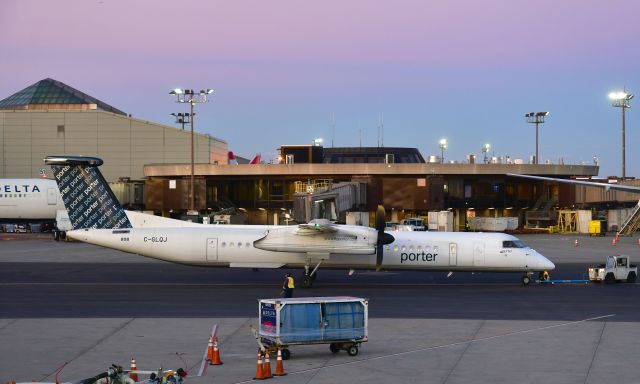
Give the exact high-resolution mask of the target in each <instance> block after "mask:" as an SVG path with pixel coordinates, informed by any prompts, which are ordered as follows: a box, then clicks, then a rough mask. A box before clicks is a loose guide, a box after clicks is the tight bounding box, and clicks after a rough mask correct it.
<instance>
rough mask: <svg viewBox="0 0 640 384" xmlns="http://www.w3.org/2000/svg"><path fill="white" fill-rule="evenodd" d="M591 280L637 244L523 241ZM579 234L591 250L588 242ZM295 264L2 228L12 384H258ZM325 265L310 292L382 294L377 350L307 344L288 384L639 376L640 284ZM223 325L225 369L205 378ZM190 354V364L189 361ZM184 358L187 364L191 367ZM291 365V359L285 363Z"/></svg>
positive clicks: (558, 274) (377, 301)
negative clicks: (250, 265) (260, 304)
mask: <svg viewBox="0 0 640 384" xmlns="http://www.w3.org/2000/svg"><path fill="white" fill-rule="evenodd" d="M519 237H520V238H521V239H522V240H524V241H525V242H527V243H529V244H530V245H532V246H533V247H534V248H535V249H536V250H538V251H540V252H541V253H543V254H544V255H546V256H547V257H549V258H550V259H551V260H552V261H554V262H555V263H556V266H557V268H556V271H554V272H553V273H552V277H553V278H583V277H584V272H585V271H586V267H587V266H588V265H590V264H599V263H602V262H604V258H605V257H606V255H608V254H611V253H625V254H629V255H631V256H632V260H634V262H635V256H636V255H637V254H638V250H639V249H640V247H639V246H638V242H637V241H638V239H637V237H631V238H621V239H620V241H619V242H618V243H617V245H616V246H615V247H612V246H611V239H612V238H611V237H604V238H590V237H588V236H582V235H521V236H519ZM575 239H578V240H579V243H580V246H579V247H575V246H574V240H575ZM282 273H283V271H282V270H277V271H266V270H265V271H259V272H253V271H250V270H249V271H247V270H234V269H231V270H230V269H213V268H212V269H207V268H196V267H186V266H179V265H175V264H169V263H165V262H160V261H156V260H151V259H146V258H141V257H139V256H135V255H129V254H124V253H121V252H116V251H111V250H106V249H103V248H98V247H94V246H90V245H87V244H80V243H55V242H53V241H51V240H50V238H49V237H48V236H45V235H24V234H0V380H1V381H2V382H4V381H8V380H16V381H31V380H37V381H49V382H53V381H55V371H56V370H57V369H58V368H59V367H60V366H61V365H63V363H65V362H67V363H68V364H67V366H66V367H65V368H64V369H63V370H62V373H61V374H60V376H59V377H60V380H61V381H63V382H64V381H75V380H78V379H82V378H86V377H90V376H94V375H96V374H97V373H99V372H102V371H104V370H105V369H106V368H107V367H109V366H110V365H111V364H119V365H122V366H123V367H124V368H125V369H126V368H128V366H129V361H130V359H131V357H135V359H136V361H137V364H138V368H139V369H142V370H154V369H158V368H160V367H164V368H172V369H177V368H178V367H183V368H185V367H186V369H187V371H188V372H189V377H187V379H186V381H187V382H192V383H196V384H197V383H242V382H249V381H252V378H253V376H254V374H255V370H256V348H257V344H256V341H255V339H254V337H253V335H252V334H251V333H250V330H249V326H250V325H254V326H256V325H257V319H256V316H257V301H256V300H257V299H258V298H264V297H272V296H275V293H276V292H277V290H278V289H279V288H278V287H279V284H280V280H281V277H282ZM445 275H446V274H444V273H441V272H440V273H429V272H387V273H373V272H361V273H358V272H357V273H356V274H355V275H354V276H351V277H349V276H347V275H346V274H345V273H344V271H328V270H321V274H320V275H319V277H318V281H317V283H316V285H315V286H314V288H312V289H311V290H301V289H297V290H296V296H314V295H318V296H324V295H338V294H345V293H347V294H350V295H354V296H363V297H368V298H370V318H369V342H367V343H365V344H363V345H362V346H361V348H360V353H359V354H358V356H355V357H351V356H348V355H347V354H346V353H345V352H344V351H341V352H339V353H338V354H335V355H334V354H332V353H331V352H330V351H329V348H328V346H327V345H311V346H294V347H291V354H292V358H291V359H290V360H287V361H285V362H284V365H285V370H286V371H287V372H288V373H289V374H288V375H287V376H284V377H279V378H274V379H273V380H274V381H280V382H283V383H285V382H286V383H301V382H304V383H326V382H344V381H348V382H350V383H380V382H394V383H405V382H406V383H415V382H424V383H488V382H491V383H514V382H518V383H534V382H535V383H539V382H550V383H601V382H605V381H606V382H637V381H639V379H638V374H637V367H638V366H639V363H640V357H639V355H638V353H637V352H636V350H637V347H636V345H637V341H636V340H637V339H638V337H640V310H639V309H638V302H639V300H638V298H639V294H638V285H637V284H617V285H614V286H605V285H600V284H589V285H577V284H568V285H554V286H539V285H534V286H528V287H523V286H521V285H520V283H519V280H520V276H519V275H518V274H486V273H485V274H475V275H472V274H469V273H467V274H454V276H452V277H451V278H446V277H445ZM214 325H217V330H218V333H217V336H218V338H219V340H220V348H221V357H222V361H223V363H224V364H223V365H221V366H208V368H207V370H206V373H205V374H204V375H203V376H202V377H197V376H196V374H197V372H198V370H199V368H200V364H201V361H202V356H203V353H204V351H205V348H206V345H207V341H208V336H209V333H210V331H211V329H212V327H213V326H214ZM177 354H179V355H180V356H178V355H177ZM181 359H184V360H185V361H186V365H183V363H182V361H181ZM272 366H275V357H272Z"/></svg>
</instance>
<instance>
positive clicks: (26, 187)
mask: <svg viewBox="0 0 640 384" xmlns="http://www.w3.org/2000/svg"><path fill="white" fill-rule="evenodd" d="M62 209H65V208H64V204H63V203H62V198H61V197H60V192H59V191H58V186H57V184H56V182H55V181H54V180H51V179H0V220H2V221H5V222H6V221H37V220H55V218H56V211H57V210H62Z"/></svg>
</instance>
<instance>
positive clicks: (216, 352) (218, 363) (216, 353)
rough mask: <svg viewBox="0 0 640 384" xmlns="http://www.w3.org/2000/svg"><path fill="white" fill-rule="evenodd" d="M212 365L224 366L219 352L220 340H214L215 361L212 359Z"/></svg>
mask: <svg viewBox="0 0 640 384" xmlns="http://www.w3.org/2000/svg"><path fill="white" fill-rule="evenodd" d="M210 364H211V365H222V361H220V350H218V338H217V337H214V338H213V359H211V363H210Z"/></svg>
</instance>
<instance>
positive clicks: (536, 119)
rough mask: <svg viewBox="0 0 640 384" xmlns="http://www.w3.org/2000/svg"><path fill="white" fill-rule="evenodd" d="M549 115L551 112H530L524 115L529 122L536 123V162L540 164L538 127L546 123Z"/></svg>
mask: <svg viewBox="0 0 640 384" xmlns="http://www.w3.org/2000/svg"><path fill="white" fill-rule="evenodd" d="M548 115H549V112H529V113H527V114H525V115H524V117H526V118H527V123H531V124H535V125H536V157H535V159H534V162H533V163H534V164H540V162H539V160H538V159H539V152H538V148H539V147H538V144H539V140H538V138H539V134H538V132H539V131H538V127H539V125H540V124H542V123H544V118H545V117H547V116H548Z"/></svg>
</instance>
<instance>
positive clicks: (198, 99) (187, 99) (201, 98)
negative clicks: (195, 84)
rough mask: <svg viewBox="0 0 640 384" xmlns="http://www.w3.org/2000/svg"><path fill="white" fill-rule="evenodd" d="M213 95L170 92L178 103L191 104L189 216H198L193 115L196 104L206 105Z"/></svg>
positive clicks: (206, 92)
mask: <svg viewBox="0 0 640 384" xmlns="http://www.w3.org/2000/svg"><path fill="white" fill-rule="evenodd" d="M212 93H213V89H207V90H206V91H205V90H200V92H198V93H196V92H194V91H193V89H181V88H176V89H174V90H173V91H171V92H169V94H170V95H175V96H176V97H177V101H176V102H177V103H189V105H190V106H191V113H190V123H191V178H190V180H189V212H188V214H189V215H196V214H197V211H196V204H195V193H194V179H195V175H194V168H195V158H194V148H193V146H194V135H193V120H194V116H195V113H193V108H194V106H195V105H196V104H199V103H206V102H208V101H209V99H208V96H209V95H210V94H212Z"/></svg>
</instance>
